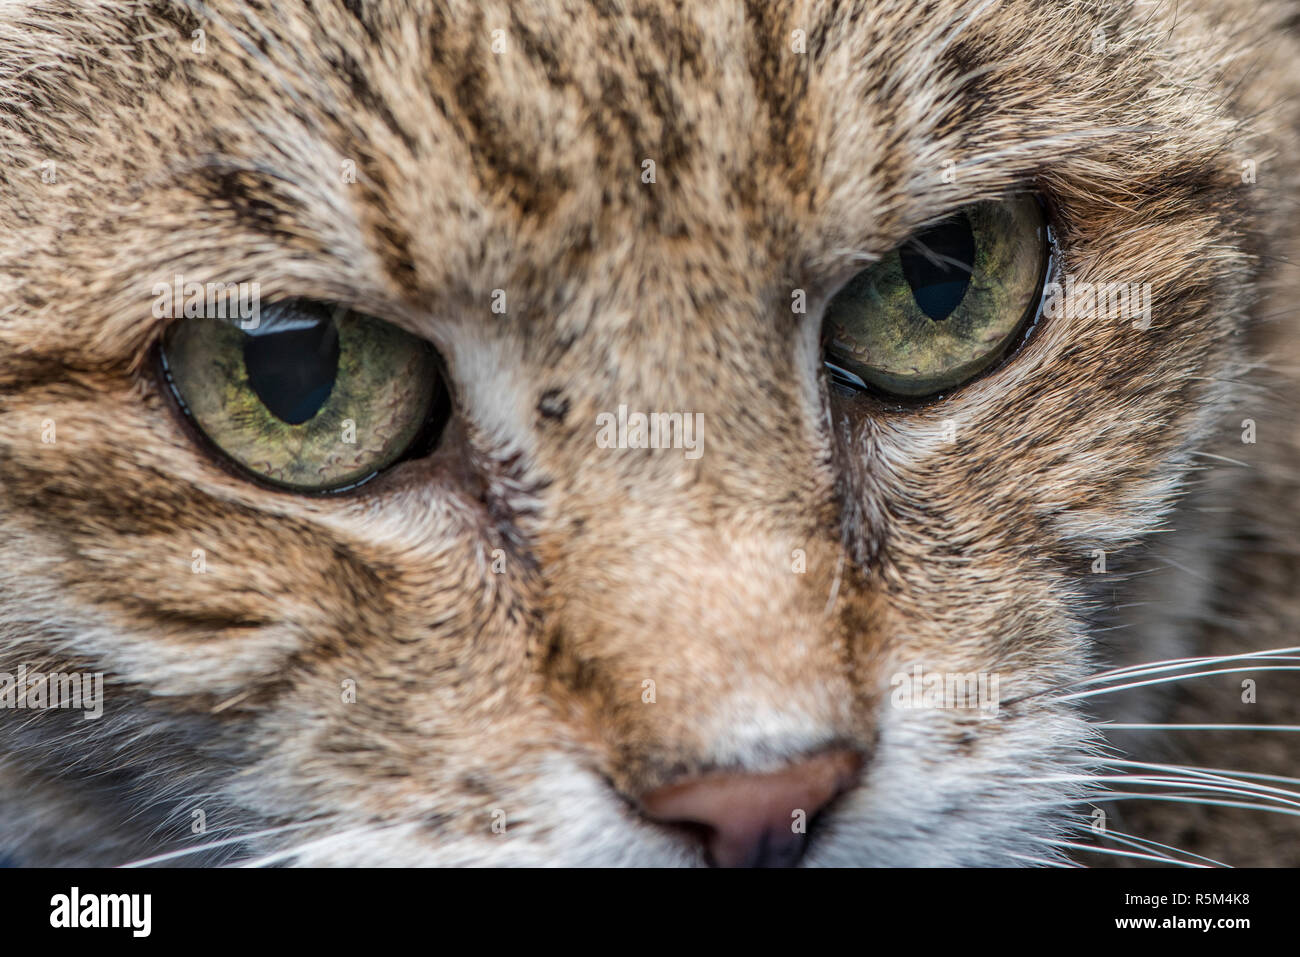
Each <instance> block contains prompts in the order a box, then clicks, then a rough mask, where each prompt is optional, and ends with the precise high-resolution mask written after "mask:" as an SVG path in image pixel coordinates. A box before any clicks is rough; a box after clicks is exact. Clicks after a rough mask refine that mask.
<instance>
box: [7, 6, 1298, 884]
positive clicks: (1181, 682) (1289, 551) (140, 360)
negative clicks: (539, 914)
mask: <svg viewBox="0 0 1300 957" xmlns="http://www.w3.org/2000/svg"><path fill="white" fill-rule="evenodd" d="M1297 54H1300V45H1298V43H1297V34H1296V8H1295V7H1294V5H1292V4H1288V3H1282V2H1267V0H1265V2H1255V3H1250V4H1246V3H1244V2H1240V0H1196V2H1181V3H1172V2H1169V3H1164V2H1151V3H1138V2H1123V0H1086V2H1085V0H1056V2H1043V0H1032V2H1031V0H1001V2H996V0H839V2H833V0H827V2H785V0H772V2H766V0H763V2H745V3H738V2H716V3H671V2H665V0H622V2H610V0H571V2H561V0H541V2H536V3H531V4H527V5H524V4H519V3H509V2H503V0H483V2H478V0H474V2H469V0H442V2H432V0H407V2H397V0H375V2H363V0H314V2H310V3H309V2H306V0H276V2H275V3H269V2H259V0H208V2H201V0H193V2H183V0H154V2H149V3H134V2H126V0H97V2H95V3H74V2H70V0H21V2H15V3H11V4H6V5H4V6H3V7H0V92H2V94H3V95H0V149H2V150H3V157H4V162H3V163H0V224H3V227H4V228H3V230H0V528H3V534H2V535H0V704H4V708H3V709H0V853H2V854H4V855H5V856H6V857H7V858H9V859H10V860H11V861H12V862H14V863H17V864H20V865H48V864H85V865H116V864H124V863H147V864H156V865H167V864H180V865H197V864H205V865H218V864H227V863H234V862H240V863H256V864H298V865H331V866H350V865H372V864H382V865H437V866H445V865H472V866H492V865H557V864H558V865H629V866H659V865H684V866H693V865H705V864H715V865H727V864H732V865H739V864H753V865H769V864H787V865H788V864H800V865H808V866H818V865H821V866H901V865H939V866H1024V865H1064V864H1072V863H1086V864H1106V863H1116V864H1131V865H1146V864H1170V863H1176V862H1179V861H1183V862H1185V861H1189V860H1197V861H1199V860H1202V859H1209V860H1212V861H1215V862H1221V863H1226V864H1277V865H1281V864H1292V865H1294V864H1297V863H1300V842H1298V841H1297V840H1296V835H1297V830H1296V825H1295V823H1294V822H1295V820H1296V818H1295V816H1294V815H1288V814H1286V813H1284V812H1283V813H1270V808H1271V809H1283V811H1284V809H1285V808H1286V807H1287V804H1286V801H1287V800H1293V799H1294V784H1295V781H1294V777H1295V776H1296V775H1297V774H1300V770H1298V769H1300V761H1298V760H1297V756H1298V755H1297V738H1296V734H1295V733H1294V732H1291V733H1288V732H1286V731H1285V730H1281V729H1283V728H1285V727H1288V726H1295V725H1300V716H1298V712H1300V706H1298V705H1297V704H1296V702H1297V701H1300V695H1297V694H1296V693H1295V690H1296V684H1295V681H1294V680H1293V679H1292V676H1291V674H1290V673H1289V671H1288V669H1289V668H1290V667H1291V666H1290V665H1289V664H1288V662H1290V661H1292V660H1294V654H1293V653H1292V654H1288V653H1287V652H1286V651H1274V650H1276V649H1291V651H1292V652H1294V649H1293V648H1292V646H1293V645H1295V644H1296V641H1295V636H1296V635H1297V634H1300V631H1298V629H1297V624H1300V598H1298V597H1297V593H1296V588H1295V585H1296V582H1297V581H1298V580H1300V574H1298V572H1300V566H1298V565H1297V552H1296V548H1295V544H1294V543H1295V540H1296V537H1295V535H1296V530H1297V521H1296V512H1297V510H1296V507H1295V502H1296V492H1297V480H1298V479H1300V469H1298V468H1297V464H1298V463H1297V461H1296V450H1297V447H1300V442H1298V441H1297V440H1298V439H1300V434H1298V427H1297V425H1296V423H1297V422H1300V418H1298V417H1297V414H1296V412H1297V410H1296V398H1297V395H1298V390H1297V387H1296V386H1297V382H1296V373H1297V371H1298V370H1300V364H1298V363H1297V359H1298V357H1297V346H1298V342H1300V340H1298V339H1297V335H1296V330H1295V328H1294V324H1295V321H1296V316H1295V309H1294V302H1295V296H1296V294H1297V291H1300V277H1298V276H1297V273H1296V269H1295V256H1296V253H1297V250H1296V236H1297V229H1296V222H1297V219H1296V214H1295V206H1294V203H1293V198H1294V197H1295V196H1296V195H1297V193H1296V188H1297V170H1298V169H1300V165H1298V164H1297V162H1296V158H1297V156H1300V142H1298V141H1297V130H1300V99H1297V96H1296V94H1297V93H1298V92H1300V68H1297V66H1296V64H1297V63H1298V62H1300V57H1298V56H1297ZM943 249H947V250H951V251H952V252H951V254H942V255H941V254H939V253H937V252H936V250H943ZM963 250H964V251H965V252H963ZM972 257H973V258H972ZM1121 286H1122V289H1123V290H1124V291H1126V296H1120V295H1119V291H1120V289H1121ZM1085 289H1087V296H1086V301H1084V292H1083V290H1085ZM240 290H242V293H241V292H240ZM1129 290H1132V291H1133V299H1132V302H1129V300H1128V299H1127V291H1129ZM1048 297H1051V302H1052V303H1053V308H1052V309H1050V310H1044V308H1042V306H1043V303H1045V302H1046V301H1048ZM1058 300H1059V301H1058ZM1103 301H1104V303H1105V306H1104V308H1103V307H1102V306H1100V305H1098V303H1100V302H1103ZM1143 301H1145V302H1146V304H1147V306H1148V307H1149V309H1148V310H1147V313H1146V314H1145V315H1129V314H1128V312H1126V310H1128V311H1129V312H1131V311H1132V308H1133V306H1132V303H1139V304H1140V303H1141V302H1143ZM1112 303H1113V304H1115V305H1116V307H1117V309H1118V312H1116V311H1113V310H1111V304H1112ZM1126 303H1129V304H1128V305H1126ZM1058 306H1059V307H1060V308H1057V307H1058ZM227 309H228V314H227ZM918 310H921V311H920V312H918ZM1049 311H1050V313H1051V314H1050V315H1048V314H1046V312H1049ZM922 312H924V315H922V314H921V313H922ZM1022 313H1023V314H1022ZM637 415H640V416H643V418H642V419H636V418H635V416H637ZM674 417H676V418H674ZM616 421H617V422H618V423H620V424H619V425H618V427H617V428H616V429H613V430H609V429H608V426H609V424H610V423H611V422H616ZM685 423H690V424H691V426H692V432H691V435H690V436H689V442H688V441H684V438H685V437H684V436H683V433H682V431H681V430H682V429H683V427H684V424H685ZM652 424H653V426H654V435H653V441H652V436H651V433H650V430H649V429H650V426H651V425H652ZM688 452H691V453H692V454H687V453H688ZM694 452H698V454H693V453H694ZM1269 651H1274V653H1273V654H1270V655H1266V656H1264V657H1263V658H1259V657H1256V658H1250V657H1240V656H1241V655H1247V654H1251V653H1256V652H1269ZM1233 656H1235V657H1233ZM1182 659H1195V660H1193V661H1192V662H1190V663H1188V664H1184V665H1181V666H1172V667H1171V666H1167V665H1162V664H1161V663H1162V662H1168V661H1176V660H1182ZM1216 661H1218V662H1219V663H1217V664H1216V663H1215V662H1216ZM1144 663H1154V664H1153V667H1155V668H1161V667H1164V668H1165V669H1166V670H1163V671H1151V670H1148V669H1143V668H1141V667H1139V666H1141V665H1143V664H1144ZM1121 669H1130V670H1121ZM1202 672H1222V673H1217V674H1209V675H1205V676H1200V677H1197V675H1199V674H1201V673H1202ZM20 674H21V676H22V677H21V678H20ZM5 676H7V677H5ZM954 677H955V678H956V681H955V683H954ZM74 678H75V679H76V683H75V685H74V684H73V679H74ZM968 679H969V680H968ZM1159 679H1177V680H1167V681H1164V682H1163V683H1152V684H1144V682H1151V681H1156V680H1159ZM1129 685H1140V687H1127V686H1129ZM96 688H98V690H95V689H96ZM954 688H955V689H956V692H957V693H958V696H959V697H960V695H961V694H962V693H964V691H968V692H969V693H971V694H973V695H975V696H976V698H977V699H978V700H975V701H974V703H975V704H976V705H978V706H971V705H972V702H971V701H967V700H957V701H954V700H951V699H952V695H953V691H954ZM963 689H964V691H963ZM5 695H8V697H7V698H6V697H4V696H5ZM972 700H974V699H972ZM95 711H98V712H99V713H98V714H94V713H93V712H95ZM1206 724H1212V725H1220V724H1241V725H1246V726H1250V727H1254V726H1265V725H1272V726H1274V728H1276V729H1277V730H1248V729H1247V730H1242V729H1229V730H1222V731H1211V730H1194V729H1186V728H1177V727H1175V728H1169V727H1167V726H1169V725H1193V726H1195V725H1206ZM1125 762H1130V763H1125ZM1196 769H1218V770H1214V771H1198V770H1196ZM1252 774H1253V775H1256V776H1254V777H1251V776H1250V775H1252ZM1261 775H1275V776H1277V777H1276V778H1275V779H1274V778H1268V777H1261ZM1288 778H1290V781H1289V782H1288V780H1287V779H1288ZM1288 784H1289V785H1290V788H1289V789H1288ZM1268 788H1276V789H1277V790H1276V791H1269V790H1268ZM1287 794H1291V798H1287V797H1286V795H1287ZM1234 803H1235V804H1238V805H1245V806H1231V805H1232V804H1234ZM1192 855H1199V857H1193V856H1192Z"/></svg>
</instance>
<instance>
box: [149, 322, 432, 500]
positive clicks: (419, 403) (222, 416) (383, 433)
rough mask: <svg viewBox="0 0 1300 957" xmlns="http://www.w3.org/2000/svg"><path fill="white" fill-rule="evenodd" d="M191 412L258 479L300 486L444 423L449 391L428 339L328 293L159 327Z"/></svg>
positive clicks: (348, 470) (357, 471)
mask: <svg viewBox="0 0 1300 957" xmlns="http://www.w3.org/2000/svg"><path fill="white" fill-rule="evenodd" d="M161 355H162V364H163V368H164V371H165V373H166V378H167V381H168V383H169V384H170V386H171V388H172V390H173V392H174V393H175V395H176V397H177V399H178V400H179V403H180V405H181V406H182V408H183V409H184V411H185V413H186V415H187V416H188V417H189V418H190V419H191V421H193V423H194V424H195V425H196V426H197V427H198V429H199V430H200V431H201V432H202V433H203V434H204V436H206V437H207V439H208V440H209V441H210V442H211V443H212V444H213V445H214V446H215V447H216V448H217V449H218V450H219V451H220V452H221V453H222V454H224V455H225V456H226V457H228V458H229V459H230V460H231V461H233V462H234V463H235V464H236V465H238V466H239V467H240V468H242V469H244V470H246V471H248V472H249V473H251V474H252V475H253V476H254V477H255V478H258V479H260V480H262V481H266V482H270V483H272V484H275V485H280V486H284V487H286V488H289V489H295V490H302V491H330V490H338V489H340V488H344V487H348V486H351V485H355V484H356V483H358V482H360V481H363V480H364V479H366V478H368V477H370V476H372V475H374V474H375V473H377V472H379V471H382V470H383V469H385V468H387V467H388V466H390V465H392V464H394V463H395V462H397V461H398V460H399V459H400V458H402V456H403V455H405V454H406V453H407V452H408V451H409V450H410V449H411V448H412V447H413V446H414V445H415V444H416V443H417V441H419V440H422V439H424V438H426V437H429V434H430V432H431V430H436V429H439V428H440V427H441V419H443V418H445V414H446V407H447V395H446V388H445V384H444V382H443V380H442V377H441V374H440V371H439V364H438V361H437V356H436V354H435V352H434V350H433V348H432V347H431V346H430V345H429V344H428V343H426V342H424V340H422V339H419V338H416V337H415V336H412V335H410V334H408V333H406V332H403V331H402V330H400V329H398V328H397V327H395V326H393V325H391V324H390V323H387V322H383V321H382V320H380V319H376V318H374V317H373V316H367V315H363V314H361V313H357V312H352V311H350V310H346V309H341V308H339V307H336V306H332V305H329V304H326V303H318V302H311V301H307V300H286V301H283V302H277V303H273V304H271V305H269V306H267V307H264V308H263V310H262V314H261V317H260V321H259V323H258V325H257V327H256V328H254V329H249V330H247V331H246V330H243V329H241V328H240V327H239V326H238V325H236V324H234V323H230V322H226V321H223V320H218V319H184V320H181V321H179V322H177V323H175V324H173V325H172V326H171V327H170V328H169V329H168V330H167V332H166V334H165V335H164V337H163V344H162V349H161Z"/></svg>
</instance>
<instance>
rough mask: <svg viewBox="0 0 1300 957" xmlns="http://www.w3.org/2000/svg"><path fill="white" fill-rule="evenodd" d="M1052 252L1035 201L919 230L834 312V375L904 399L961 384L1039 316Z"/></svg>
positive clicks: (860, 279)
mask: <svg viewBox="0 0 1300 957" xmlns="http://www.w3.org/2000/svg"><path fill="white" fill-rule="evenodd" d="M1047 249H1048V238H1047V223H1046V220H1045V218H1044V216H1043V212H1042V207H1041V205H1040V204H1039V202H1038V200H1037V199H1036V198H1035V197H1033V196H1016V197H1012V198H1010V199H1007V200H1001V201H995V202H986V203H976V204H973V205H971V206H967V207H966V208H964V209H962V210H959V211H958V212H957V213H955V214H954V215H952V216H950V217H948V218H947V219H944V220H942V221H941V222H939V223H937V224H935V225H933V226H930V227H928V228H926V229H923V230H921V231H920V232H918V233H916V234H915V235H913V236H912V237H911V238H910V239H908V240H907V242H905V243H903V244H902V245H901V246H899V247H898V248H897V249H895V250H893V251H892V252H890V253H889V254H888V255H886V256H885V257H884V258H883V259H881V260H880V261H879V262H877V263H875V264H874V265H872V266H870V267H869V268H867V269H864V270H863V271H862V272H860V273H858V274H857V275H856V276H854V277H853V279H852V280H850V281H849V283H848V285H846V286H845V287H844V289H842V290H841V291H840V292H839V293H838V294H837V295H836V296H835V298H834V299H832V300H831V302H830V303H829V304H828V306H827V309H826V318H825V320H824V325H823V336H824V338H825V341H826V364H827V366H828V368H830V370H831V372H832V374H834V375H836V377H837V378H838V379H839V380H841V381H848V382H851V383H854V384H861V385H866V386H870V387H874V388H876V389H879V390H881V391H884V392H888V393H891V394H893V395H899V396H907V397H920V396H927V395H932V394H934V393H936V392H940V391H942V390H944V389H951V388H955V387H956V386H959V385H962V384H963V383H965V382H967V381H969V380H970V379H971V378H973V377H974V376H975V375H977V374H978V373H979V372H981V371H982V370H984V369H985V368H987V367H988V366H990V365H991V364H992V363H993V362H995V361H996V360H997V359H998V358H999V357H1001V356H1002V355H1003V354H1004V353H1005V352H1006V351H1007V349H1008V348H1009V347H1010V345H1011V343H1012V342H1013V341H1014V340H1015V338H1016V335H1017V333H1019V332H1020V331H1021V329H1023V328H1024V325H1025V323H1026V322H1027V321H1028V320H1029V319H1030V318H1032V317H1033V315H1034V313H1035V312H1036V311H1037V307H1038V302H1039V297H1040V295H1041V292H1042V285H1043V279H1044V274H1045V272H1046V265H1047Z"/></svg>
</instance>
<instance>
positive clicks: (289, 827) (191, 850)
mask: <svg viewBox="0 0 1300 957" xmlns="http://www.w3.org/2000/svg"><path fill="white" fill-rule="evenodd" d="M310 824H311V822H303V823H298V824H285V825H282V826H280V827H272V828H267V829H266V830H263V831H251V832H249V833H247V834H238V835H235V836H234V837H227V838H222V839H221V840H219V841H209V842H207V843H206V844H200V845H198V846H196V847H185V848H181V849H180V850H179V851H168V852H167V853H166V854H157V855H155V856H154V857H146V858H143V859H141V860H138V861H131V862H130V863H128V864H123V865H121V866H122V867H124V868H127V867H148V866H149V865H150V864H158V863H160V862H162V861H171V860H175V859H176V858H179V857H187V856H189V855H190V854H198V853H201V852H202V851H207V850H211V849H212V848H215V847H226V846H227V845H230V844H238V843H240V842H242V841H251V840H253V839H255V838H261V837H273V836H274V835H276V834H283V833H284V832H286V831H294V830H298V829H299V828H304V827H309V826H310Z"/></svg>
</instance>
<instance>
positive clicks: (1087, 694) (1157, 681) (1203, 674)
mask: <svg viewBox="0 0 1300 957" xmlns="http://www.w3.org/2000/svg"><path fill="white" fill-rule="evenodd" d="M1260 671H1300V665H1264V666H1259V667H1253V668H1252V667H1247V668H1219V669H1216V670H1214V671H1193V672H1191V673H1190V674H1185V675H1166V676H1165V677H1163V678H1151V679H1150V680H1148V681H1134V682H1130V683H1129V684H1123V685H1112V686H1110V687H1108V688H1094V689H1092V690H1091V691H1076V692H1075V693H1074V694H1067V695H1062V696H1061V697H1060V698H1057V699H1056V700H1058V701H1074V700H1077V699H1079V698H1091V697H1094V696H1095V695H1101V694H1112V693H1114V692H1116V691H1126V690H1128V689H1129V688H1145V687H1148V686H1149V685H1161V684H1168V683H1169V682H1171V681H1188V680H1190V679H1192V678H1208V677H1210V676H1211V675H1230V674H1238V673H1241V672H1249V673H1251V674H1255V673H1256V672H1260Z"/></svg>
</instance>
